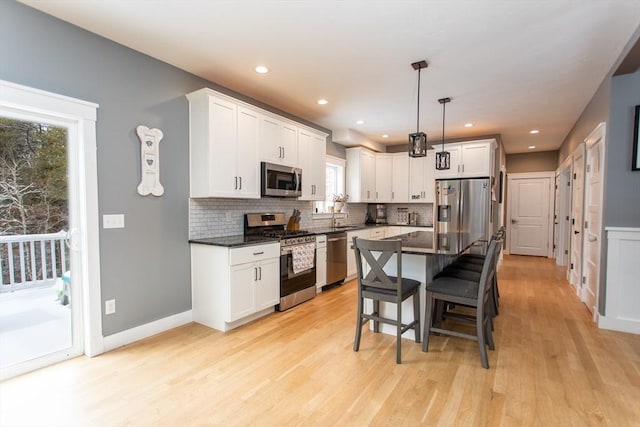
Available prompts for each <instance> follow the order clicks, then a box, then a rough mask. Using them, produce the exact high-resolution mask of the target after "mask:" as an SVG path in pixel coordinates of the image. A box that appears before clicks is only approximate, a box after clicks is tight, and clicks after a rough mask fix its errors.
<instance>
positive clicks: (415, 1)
mask: <svg viewBox="0 0 640 427" xmlns="http://www.w3.org/2000/svg"><path fill="white" fill-rule="evenodd" d="M21 1H22V2H23V3H25V4H27V5H30V6H32V7H35V8H37V9H39V10H42V11H44V12H46V13H48V14H51V15H53V16H56V17H58V18H61V19H63V20H65V21H68V22H71V23H73V24H75V25H78V26H80V27H82V28H85V29H87V30H89V31H92V32H94V33H97V34H100V35H102V36H104V37H106V38H108V39H111V40H114V41H116V42H118V43H121V44H123V45H126V46H129V47H131V48H133V49H135V50H137V51H140V52H143V53H146V54H148V55H150V56H153V57H155V58H158V59H160V60H162V61H165V62H167V63H170V64H173V65H175V66H176V67H179V68H181V69H184V70H186V71H189V72H191V73H193V74H196V75H198V76H201V77H203V78H205V79H207V80H210V81H214V82H216V83H218V84H221V85H223V86H225V87H228V88H230V89H232V90H235V91H237V92H240V93H243V94H245V95H248V96H250V97H252V98H255V99H257V100H260V101H262V102H265V103H267V104H270V105H272V106H274V107H277V108H279V109H281V110H284V111H287V112H289V113H291V114H294V115H297V116H299V117H302V118H305V119H307V120H309V121H311V122H314V123H317V124H319V125H321V126H324V127H326V128H328V129H331V130H334V131H338V130H342V131H344V130H346V129H354V130H356V131H358V132H360V133H362V134H364V135H366V137H367V138H368V139H370V140H371V141H374V142H378V143H383V144H400V143H402V144H404V143H405V141H406V140H407V134H408V133H410V132H414V131H415V130H416V103H417V78H418V72H417V71H414V70H413V69H412V68H411V65H410V64H411V63H412V62H415V61H419V60H422V59H425V60H427V62H428V63H429V67H428V68H427V69H424V70H423V71H422V77H421V79H422V83H421V91H420V97H421V99H420V104H421V106H420V112H421V114H420V116H421V118H420V130H421V131H424V132H426V133H427V135H428V138H429V141H433V142H436V141H439V140H441V138H442V106H441V105H440V104H438V102H437V99H438V98H442V97H447V96H448V97H451V98H452V102H451V103H450V104H448V105H447V111H446V139H451V138H462V137H473V136H482V135H489V134H501V135H502V138H503V142H504V145H505V149H506V151H507V152H508V153H519V152H527V151H529V150H528V149H527V147H528V146H529V145H531V144H535V145H536V146H537V148H536V151H547V150H555V149H558V148H559V146H560V144H561V143H562V141H563V139H564V138H565V136H566V135H567V133H568V132H569V131H570V130H571V126H572V125H573V124H574V123H575V121H576V120H577V119H578V117H579V115H580V113H581V112H582V110H583V109H584V107H585V106H586V104H587V103H588V101H589V100H590V99H591V97H592V96H593V94H594V93H595V91H596V89H597V88H598V86H599V85H600V83H601V82H602V80H603V78H604V77H605V75H606V74H607V73H608V72H609V70H610V69H611V67H612V66H613V65H614V63H615V61H616V59H617V58H618V56H619V55H620V53H621V52H622V50H623V48H624V46H625V44H626V43H627V42H628V40H629V39H630V37H631V36H632V35H633V33H634V31H635V30H636V29H637V28H638V27H639V25H640V1H639V0H538V1H529V0H511V1H506V0H484V1H479V0H476V1H472V0H467V1H462V0H441V1H440V0H438V1H435V0H343V1H338V0H305V1H302V0H299V1H294V0H155V1H148V0H108V1H106V0H21ZM258 64H264V65H267V66H268V67H269V68H270V69H271V71H270V72H269V73H268V74H265V75H259V74H257V73H255V71H254V68H255V66H256V65H258ZM319 98H326V99H327V100H328V101H329V104H327V105H325V106H320V105H318V104H317V103H316V101H317V100H318V99H319ZM357 120H364V121H365V123H364V124H362V125H358V124H356V121H357ZM467 122H471V123H473V124H474V126H473V127H472V128H465V127H464V126H463V125H464V124H465V123H467ZM531 129H539V130H540V133H539V134H537V135H530V134H529V130H531ZM342 133H343V134H345V133H348V132H342ZM385 133H386V134H388V135H389V138H388V139H383V138H382V137H381V135H382V134H385Z"/></svg>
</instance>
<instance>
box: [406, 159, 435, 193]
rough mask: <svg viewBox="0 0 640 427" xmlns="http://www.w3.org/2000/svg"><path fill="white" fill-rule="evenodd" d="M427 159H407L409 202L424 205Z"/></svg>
mask: <svg viewBox="0 0 640 427" xmlns="http://www.w3.org/2000/svg"><path fill="white" fill-rule="evenodd" d="M432 160H433V159H430V158H429V157H428V154H427V157H409V202H412V203H426V200H427V161H432Z"/></svg>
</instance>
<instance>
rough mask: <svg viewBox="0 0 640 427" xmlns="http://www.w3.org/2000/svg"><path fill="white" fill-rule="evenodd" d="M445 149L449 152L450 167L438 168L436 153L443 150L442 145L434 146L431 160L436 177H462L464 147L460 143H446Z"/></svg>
mask: <svg viewBox="0 0 640 427" xmlns="http://www.w3.org/2000/svg"><path fill="white" fill-rule="evenodd" d="M444 149H445V151H447V152H448V153H449V156H450V157H449V160H450V161H449V165H450V166H451V167H450V168H449V169H443V170H436V169H435V167H436V156H435V153H438V152H441V151H442V145H435V146H434V155H433V157H432V158H431V160H430V162H431V163H433V168H434V177H435V179H447V178H461V177H462V176H461V175H460V174H461V172H460V170H461V169H462V148H461V147H460V144H445V146H444Z"/></svg>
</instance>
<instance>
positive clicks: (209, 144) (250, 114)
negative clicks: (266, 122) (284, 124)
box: [187, 89, 260, 198]
mask: <svg viewBox="0 0 640 427" xmlns="http://www.w3.org/2000/svg"><path fill="white" fill-rule="evenodd" d="M187 98H188V99H189V130H190V133H189V156H190V167H189V173H190V194H191V197H231V198H260V175H259V161H258V126H259V119H258V117H259V115H258V113H257V112H255V111H253V110H250V109H247V108H244V107H239V106H238V104H237V103H236V102H234V100H233V99H232V98H228V97H226V96H224V95H222V94H218V93H217V92H214V91H212V90H210V89H201V90H199V91H196V92H193V93H190V94H188V95H187Z"/></svg>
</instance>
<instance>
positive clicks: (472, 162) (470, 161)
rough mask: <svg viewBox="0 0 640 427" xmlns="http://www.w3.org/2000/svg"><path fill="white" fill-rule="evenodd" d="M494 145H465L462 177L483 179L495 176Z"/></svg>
mask: <svg viewBox="0 0 640 427" xmlns="http://www.w3.org/2000/svg"><path fill="white" fill-rule="evenodd" d="M492 155H493V149H492V144H489V143H478V144H464V145H462V171H461V173H462V176H464V177H469V178H472V177H481V176H493V171H492V166H493V162H492V161H491V160H492Z"/></svg>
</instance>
